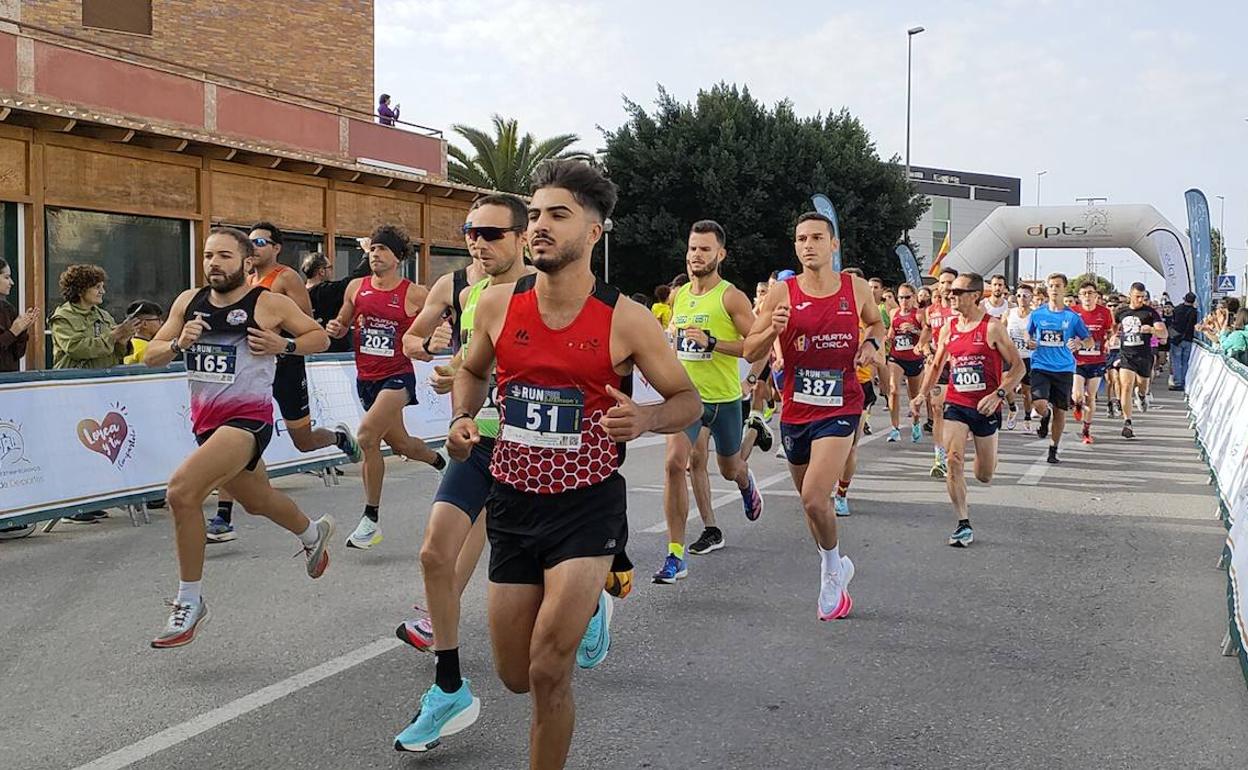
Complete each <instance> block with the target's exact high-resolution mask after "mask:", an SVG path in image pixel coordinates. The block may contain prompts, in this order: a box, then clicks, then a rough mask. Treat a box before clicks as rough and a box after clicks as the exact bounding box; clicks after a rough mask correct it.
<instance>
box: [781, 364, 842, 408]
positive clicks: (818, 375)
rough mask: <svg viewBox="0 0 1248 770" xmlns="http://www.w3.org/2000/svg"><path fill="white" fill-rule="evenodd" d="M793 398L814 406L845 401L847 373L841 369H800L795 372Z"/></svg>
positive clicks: (837, 404) (831, 404)
mask: <svg viewBox="0 0 1248 770" xmlns="http://www.w3.org/2000/svg"><path fill="white" fill-rule="evenodd" d="M793 400H794V401H795V402H797V403H799V404H810V405H812V406H841V405H843V404H844V402H845V373H844V372H843V371H841V370H840V369H798V370H797V371H796V372H794V373H793Z"/></svg>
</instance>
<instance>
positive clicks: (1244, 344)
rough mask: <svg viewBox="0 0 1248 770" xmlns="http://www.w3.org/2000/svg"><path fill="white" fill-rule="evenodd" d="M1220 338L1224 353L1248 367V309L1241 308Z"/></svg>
mask: <svg viewBox="0 0 1248 770" xmlns="http://www.w3.org/2000/svg"><path fill="white" fill-rule="evenodd" d="M1219 336H1220V340H1219V341H1220V344H1221V345H1222V352H1223V353H1226V354H1227V355H1228V356H1230V357H1231V358H1233V359H1235V360H1236V361H1238V362H1240V363H1241V364H1244V365H1245V366H1248V308H1240V309H1239V310H1238V311H1237V312H1236V313H1235V317H1234V318H1232V319H1231V321H1230V323H1229V324H1228V325H1227V327H1226V329H1225V330H1223V331H1222V333H1221V334H1220V335H1219Z"/></svg>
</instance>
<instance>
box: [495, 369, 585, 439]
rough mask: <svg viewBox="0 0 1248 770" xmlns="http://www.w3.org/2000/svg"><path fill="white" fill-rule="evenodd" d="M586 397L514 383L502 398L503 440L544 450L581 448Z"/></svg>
mask: <svg viewBox="0 0 1248 770" xmlns="http://www.w3.org/2000/svg"><path fill="white" fill-rule="evenodd" d="M584 411H585V394H584V393H582V392H581V390H580V389H579V388H547V387H540V386H537V385H525V384H524V383H518V382H513V383H510V384H508V386H507V393H506V395H505V396H504V398H503V436H502V437H503V440H504V441H514V442H515V443H517V444H523V445H524V446H531V447H539V448H543V449H568V450H572V449H579V448H580V446H581V415H582V414H583V413H584Z"/></svg>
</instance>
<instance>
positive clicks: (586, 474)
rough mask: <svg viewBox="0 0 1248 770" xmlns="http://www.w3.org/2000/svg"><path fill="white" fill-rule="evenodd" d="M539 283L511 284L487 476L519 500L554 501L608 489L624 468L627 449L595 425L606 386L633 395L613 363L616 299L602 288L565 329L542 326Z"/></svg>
mask: <svg viewBox="0 0 1248 770" xmlns="http://www.w3.org/2000/svg"><path fill="white" fill-rule="evenodd" d="M536 285H537V276H535V275H527V276H525V277H523V278H521V279H520V280H519V281H517V282H516V288H515V290H514V292H513V293H512V295H511V301H510V304H509V305H508V307H507V316H506V318H505V319H504V321H503V329H502V332H501V333H500V334H499V338H498V339H497V340H496V341H495V342H494V355H495V358H496V363H495V376H496V377H497V379H498V403H499V407H500V408H501V411H502V414H501V419H502V425H501V428H502V430H501V432H500V434H499V437H498V442H497V443H496V444H495V446H494V456H493V458H492V460H491V462H490V471H491V473H492V474H493V476H494V479H495V480H496V481H498V482H499V483H502V484H506V485H507V486H509V487H512V488H514V489H517V490H519V491H521V492H533V493H538V494H544V495H555V494H559V493H560V492H566V491H568V490H571V489H581V488H583V487H588V486H592V485H594V484H599V483H601V482H603V481H606V480H607V479H609V478H610V477H611V476H613V475H614V474H615V473H616V471H617V470H618V469H619V467H620V464H621V463H622V462H623V461H624V446H623V445H622V444H617V443H615V442H614V441H612V440H611V438H610V437H609V436H608V435H607V431H606V429H605V428H603V427H602V423H601V422H600V420H601V419H602V417H603V415H604V414H605V413H606V411H607V410H608V409H610V408H611V407H613V406H615V399H614V398H612V397H611V396H610V395H608V394H607V386H608V385H611V386H612V387H614V388H616V389H617V390H619V391H621V392H623V393H630V392H631V390H632V377H631V376H628V375H625V376H623V377H621V376H620V375H619V374H618V373H616V371H615V366H614V365H613V364H612V362H611V318H612V316H613V315H614V313H615V304H616V301H617V300H618V299H619V291H618V290H617V289H615V288H613V287H611V286H607V285H606V284H603V283H598V284H595V286H594V293H593V294H591V295H590V296H589V298H588V299H586V300H585V305H584V307H582V308H581V311H580V313H579V314H577V316H576V319H575V320H573V321H572V323H570V324H568V325H567V326H565V327H564V328H562V329H551V328H550V327H549V326H547V325H546V323H545V322H544V321H543V320H542V315H541V312H540V311H539V309H538V304H537V291H536V290H535V288H534V287H535V286H536Z"/></svg>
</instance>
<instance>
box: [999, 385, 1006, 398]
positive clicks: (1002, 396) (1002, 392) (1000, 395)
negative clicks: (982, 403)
mask: <svg viewBox="0 0 1248 770" xmlns="http://www.w3.org/2000/svg"><path fill="white" fill-rule="evenodd" d="M1005 395H1006V394H1005V388H997V398H999V399H1001V400H1002V401H1004V400H1005Z"/></svg>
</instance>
